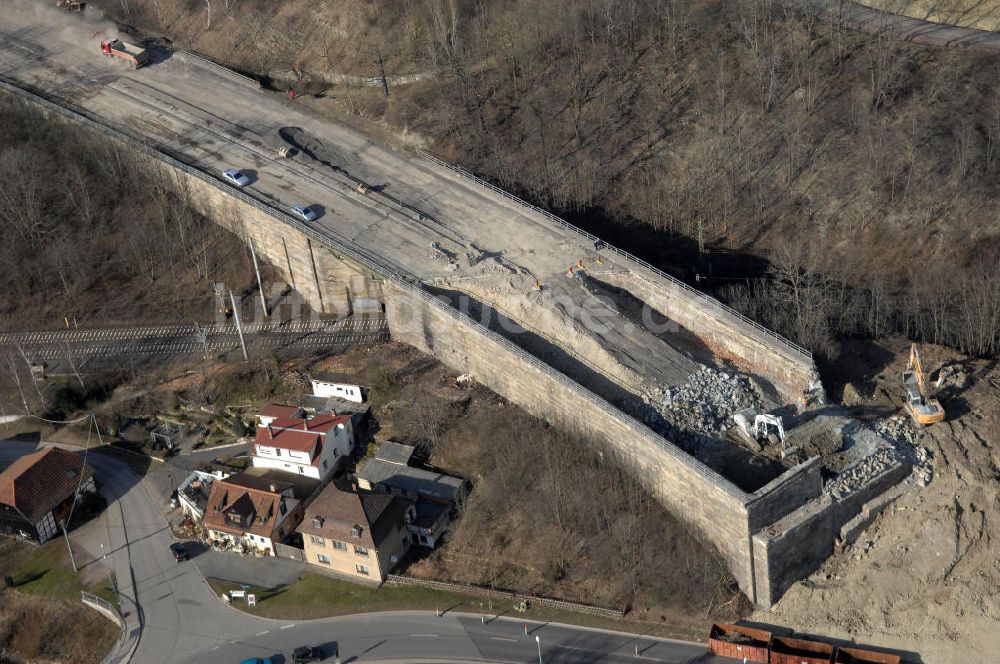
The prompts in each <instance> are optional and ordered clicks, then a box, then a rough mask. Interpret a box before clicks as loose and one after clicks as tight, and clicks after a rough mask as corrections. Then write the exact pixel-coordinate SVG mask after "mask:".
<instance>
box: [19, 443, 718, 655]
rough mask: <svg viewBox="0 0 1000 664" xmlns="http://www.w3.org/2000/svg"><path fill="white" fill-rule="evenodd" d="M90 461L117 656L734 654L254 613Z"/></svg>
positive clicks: (121, 471)
mask: <svg viewBox="0 0 1000 664" xmlns="http://www.w3.org/2000/svg"><path fill="white" fill-rule="evenodd" d="M35 449H36V444H35V443H31V442H20V441H15V440H3V441H0V469H2V468H5V467H6V466H7V465H9V464H10V463H11V462H12V461H13V460H14V459H16V458H18V457H20V456H22V455H24V454H27V453H29V452H32V451H34V450H35ZM88 461H89V463H91V464H92V465H93V466H94V468H95V470H96V471H97V478H98V480H99V481H100V484H101V490H102V492H103V493H104V495H105V496H106V497H107V498H108V500H109V507H108V509H107V510H106V511H105V513H104V514H103V515H102V516H101V517H100V520H101V521H102V522H103V525H104V529H100V528H94V529H90V530H91V531H92V533H93V532H96V533H98V534H97V535H94V534H92V533H91V534H89V535H88V536H89V537H90V538H91V539H96V540H97V541H92V542H84V543H82V544H77V543H74V546H75V547H77V546H80V547H82V548H80V549H78V562H80V563H81V564H97V558H98V557H99V552H100V548H99V547H100V545H101V544H104V545H105V547H106V549H105V550H107V551H109V552H110V553H109V556H108V558H109V564H110V566H111V568H112V569H114V570H115V576H116V579H117V581H118V589H119V593H120V597H121V605H122V608H123V612H124V614H125V620H126V622H127V624H128V630H129V633H130V638H129V639H127V640H126V648H125V649H124V651H123V652H122V653H118V655H117V656H116V657H114V658H113V661H115V662H125V661H132V662H135V663H136V664H169V663H178V664H180V663H183V662H238V661H240V660H242V659H245V658H248V657H266V656H273V655H283V656H284V657H285V658H286V659H285V661H286V662H288V661H290V658H289V654H290V653H291V651H292V649H293V648H294V647H295V646H299V645H320V646H322V647H324V649H325V650H326V651H327V652H328V653H329V654H330V655H331V656H330V658H329V659H328V661H330V662H334V661H336V658H335V657H334V656H333V654H334V652H335V651H339V655H340V661H341V662H351V661H353V662H387V661H399V662H402V661H406V662H433V661H449V662H537V661H538V647H539V645H540V646H541V649H542V658H543V661H544V662H547V663H550V664H552V663H560V664H570V663H572V664H590V663H594V662H606V663H608V664H618V663H621V664H625V663H630V662H635V663H637V664H638V663H640V662H647V663H658V662H662V663H667V662H669V663H673V664H679V663H681V662H706V663H708V662H723V661H726V660H721V659H717V658H712V657H710V656H708V655H707V650H706V648H705V646H704V645H701V644H697V643H684V642H677V641H669V640H664V639H653V638H648V637H644V636H637V635H632V634H624V633H617V632H605V631H597V630H588V629H583V628H575V627H569V626H561V625H552V624H540V623H532V622H528V623H525V622H524V621H519V620H516V619H508V618H497V619H493V620H490V619H489V618H487V622H486V623H485V624H484V623H482V622H481V618H480V617H479V616H470V615H464V614H446V615H444V616H443V617H437V616H436V615H435V614H434V613H428V612H401V613H379V614H370V615H355V616H345V617H341V618H331V619H325V620H313V621H280V620H265V619H261V618H255V617H253V616H249V615H247V614H244V613H241V612H239V611H237V610H235V609H234V608H232V607H229V606H226V605H224V604H223V603H222V602H221V601H220V600H219V599H218V598H217V597H216V596H215V594H214V592H213V591H212V589H211V588H210V587H209V585H208V584H207V583H206V581H205V579H204V577H203V576H202V575H201V573H200V572H199V570H198V564H197V563H198V560H197V557H194V558H193V559H192V560H191V561H188V562H184V563H176V562H174V559H173V556H172V555H171V553H170V550H169V546H170V544H171V542H172V541H173V539H172V537H171V534H170V531H169V529H168V527H167V524H166V522H165V521H164V519H163V516H162V515H161V513H160V511H159V509H158V507H157V504H156V503H155V502H154V500H153V498H152V497H151V495H150V493H149V491H147V489H146V487H145V486H144V484H143V483H142V482H141V481H140V480H139V478H138V476H136V475H135V473H133V472H132V470H131V469H130V468H129V467H128V465H127V464H125V463H123V462H122V461H120V460H118V459H116V458H114V457H110V456H105V455H102V454H101V453H100V452H93V451H91V452H90V453H89V454H88ZM73 537H74V539H75V538H76V536H75V535H73ZM442 608H444V607H442ZM525 625H527V629H528V630H529V632H530V633H529V634H527V635H526V634H525ZM536 636H537V637H538V641H536V640H535V637H536ZM133 646H134V654H133V655H132V657H131V660H129V659H128V654H129V651H130V650H131V649H132V647H133ZM637 648H638V653H639V654H638V656H637V655H636V649H637ZM277 661H279V662H280V661H281V660H280V659H278V660H277Z"/></svg>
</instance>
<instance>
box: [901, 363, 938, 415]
mask: <svg viewBox="0 0 1000 664" xmlns="http://www.w3.org/2000/svg"><path fill="white" fill-rule="evenodd" d="M903 387H904V388H905V389H906V408H907V410H909V411H910V416H911V417H913V419H914V421H916V423H917V424H920V425H923V426H926V425H928V424H934V423H935V422H940V421H941V420H943V419H944V408H942V407H941V402H940V401H938V400H937V399H934V398H932V397H929V396H927V383H926V381H925V380H924V369H923V367H922V366H921V364H920V353H918V352H917V344H910V362H909V364H908V365H907V367H906V371H904V372H903Z"/></svg>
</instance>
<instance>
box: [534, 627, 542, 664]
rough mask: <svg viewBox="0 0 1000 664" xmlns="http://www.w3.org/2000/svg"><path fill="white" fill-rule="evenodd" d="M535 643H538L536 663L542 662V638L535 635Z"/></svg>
mask: <svg viewBox="0 0 1000 664" xmlns="http://www.w3.org/2000/svg"><path fill="white" fill-rule="evenodd" d="M535 643H536V644H538V664H542V640H541V639H540V638H538V635H537V634H536V635H535Z"/></svg>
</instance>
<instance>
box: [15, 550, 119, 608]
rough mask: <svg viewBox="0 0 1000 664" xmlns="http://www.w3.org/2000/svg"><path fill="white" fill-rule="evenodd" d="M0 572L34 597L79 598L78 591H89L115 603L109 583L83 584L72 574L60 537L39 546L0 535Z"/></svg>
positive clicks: (105, 581) (18, 587) (16, 586)
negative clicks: (0, 536)
mask: <svg viewBox="0 0 1000 664" xmlns="http://www.w3.org/2000/svg"><path fill="white" fill-rule="evenodd" d="M0 574H2V575H4V576H10V577H12V578H13V579H14V587H15V589H16V590H17V591H18V592H23V593H26V594H29V595H35V596H37V597H47V598H50V599H71V600H75V601H79V600H80V591H81V590H85V591H87V592H89V593H93V594H95V595H98V596H100V597H103V598H104V599H106V600H108V601H109V602H111V603H112V604H117V602H116V600H115V596H114V592H113V591H112V590H111V587H110V583H108V581H107V578H106V577H104V575H103V574H102V575H101V576H102V577H104V578H102V580H101V581H100V582H96V583H91V584H84V583H82V582H81V580H80V577H79V576H78V575H77V574H74V573H73V568H72V566H71V565H70V562H69V553H68V552H67V551H66V543H65V541H64V540H63V539H62V538H61V537H57V538H56V539H53V540H50V541H48V542H46V543H45V544H43V545H41V546H35V545H33V544H29V543H27V542H22V541H19V540H16V539H14V538H12V537H2V538H0Z"/></svg>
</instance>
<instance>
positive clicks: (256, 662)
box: [240, 657, 274, 664]
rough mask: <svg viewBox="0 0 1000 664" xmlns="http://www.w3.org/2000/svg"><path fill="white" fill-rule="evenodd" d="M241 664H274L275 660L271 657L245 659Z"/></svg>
mask: <svg viewBox="0 0 1000 664" xmlns="http://www.w3.org/2000/svg"><path fill="white" fill-rule="evenodd" d="M240 664H274V660H273V659H271V658H270V657H251V658H250V659H244V660H243V661H242V662H240Z"/></svg>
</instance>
